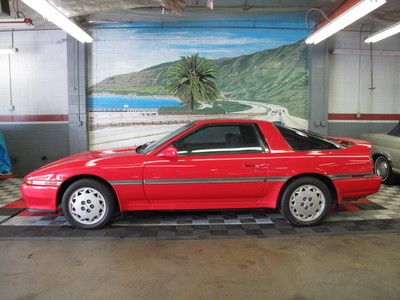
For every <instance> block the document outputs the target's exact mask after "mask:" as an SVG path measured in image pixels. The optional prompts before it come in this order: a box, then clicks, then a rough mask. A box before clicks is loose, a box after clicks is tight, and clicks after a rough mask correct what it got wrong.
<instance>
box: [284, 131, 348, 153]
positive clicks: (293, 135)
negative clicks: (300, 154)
mask: <svg viewBox="0 0 400 300" xmlns="http://www.w3.org/2000/svg"><path fill="white" fill-rule="evenodd" d="M276 128H278V130H279V131H280V133H281V134H282V136H283V138H284V139H285V140H286V141H287V143H288V144H289V145H290V147H292V149H293V150H295V151H312V150H331V149H340V148H341V147H340V146H339V145H337V144H335V143H333V142H331V141H328V140H325V139H324V138H323V137H321V136H319V135H317V134H313V133H311V132H304V131H301V130H296V129H292V128H288V127H284V126H278V125H276Z"/></svg>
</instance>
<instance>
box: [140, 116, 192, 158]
mask: <svg viewBox="0 0 400 300" xmlns="http://www.w3.org/2000/svg"><path fill="white" fill-rule="evenodd" d="M192 126H193V123H192V122H191V123H188V124H186V125H184V126H182V127H179V128H178V129H176V130H175V131H172V132H170V133H168V134H167V135H165V136H163V137H162V138H161V139H159V140H157V141H152V142H149V143H146V144H143V145H140V146H139V147H137V148H136V152H137V153H149V152H150V151H152V150H154V149H156V148H157V147H158V146H160V145H162V144H164V143H165V142H166V141H168V140H170V139H172V138H173V137H174V136H176V135H178V134H180V133H182V132H184V131H185V130H187V129H189V128H190V127H192Z"/></svg>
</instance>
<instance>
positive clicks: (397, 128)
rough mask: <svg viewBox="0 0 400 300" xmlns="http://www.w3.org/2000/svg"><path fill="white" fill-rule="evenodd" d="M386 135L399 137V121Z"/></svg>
mask: <svg viewBox="0 0 400 300" xmlns="http://www.w3.org/2000/svg"><path fill="white" fill-rule="evenodd" d="M388 135H393V136H398V137H400V121H399V123H397V125H396V126H394V128H393V129H392V130H390V131H389V132H388Z"/></svg>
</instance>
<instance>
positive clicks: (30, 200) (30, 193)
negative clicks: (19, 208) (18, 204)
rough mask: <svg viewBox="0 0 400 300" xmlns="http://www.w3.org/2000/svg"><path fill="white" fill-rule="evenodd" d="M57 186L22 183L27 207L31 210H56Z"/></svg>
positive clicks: (22, 192)
mask: <svg viewBox="0 0 400 300" xmlns="http://www.w3.org/2000/svg"><path fill="white" fill-rule="evenodd" d="M58 188H59V187H57V186H40V185H29V184H26V183H24V184H22V185H21V187H20V190H21V194H22V197H23V199H24V200H25V203H26V208H28V210H31V211H56V210H57V191H58Z"/></svg>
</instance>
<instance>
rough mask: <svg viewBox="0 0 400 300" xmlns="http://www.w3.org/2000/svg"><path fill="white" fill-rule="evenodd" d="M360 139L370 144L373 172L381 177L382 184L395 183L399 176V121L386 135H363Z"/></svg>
mask: <svg viewBox="0 0 400 300" xmlns="http://www.w3.org/2000/svg"><path fill="white" fill-rule="evenodd" d="M361 139H363V140H366V141H369V142H371V143H372V158H373V160H374V171H375V173H376V174H378V175H379V176H381V177H382V183H384V184H393V183H395V182H396V181H397V180H398V176H399V175H400V121H399V123H397V125H396V126H395V127H394V128H393V129H392V130H391V131H390V132H388V133H386V134H384V133H370V134H363V135H362V136H361Z"/></svg>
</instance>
